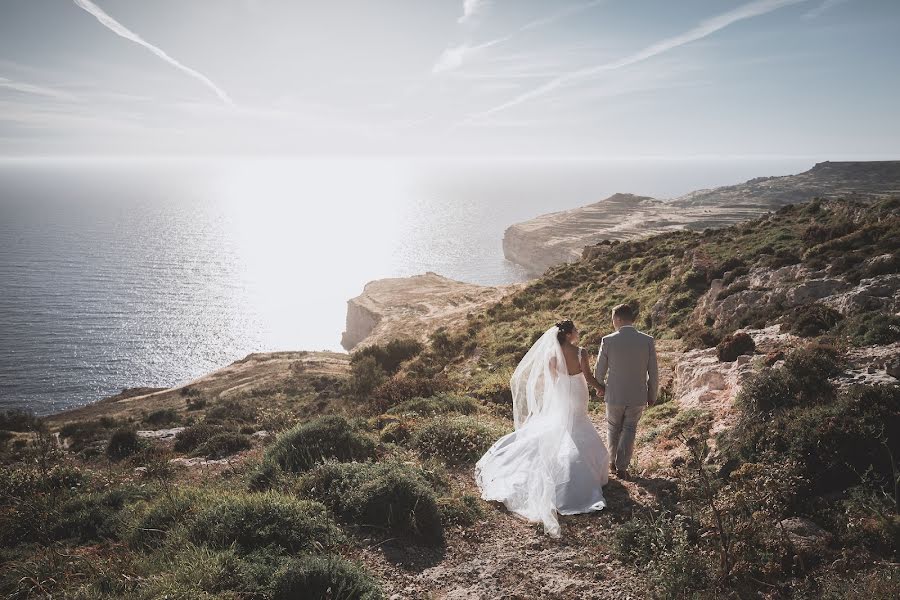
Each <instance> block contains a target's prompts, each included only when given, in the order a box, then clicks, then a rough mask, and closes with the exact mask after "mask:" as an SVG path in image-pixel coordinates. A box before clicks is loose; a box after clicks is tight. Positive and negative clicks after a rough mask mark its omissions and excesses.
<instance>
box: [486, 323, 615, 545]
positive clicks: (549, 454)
mask: <svg viewBox="0 0 900 600" xmlns="http://www.w3.org/2000/svg"><path fill="white" fill-rule="evenodd" d="M577 344H578V329H576V328H575V324H574V323H573V322H572V321H569V320H566V321H561V322H559V323H557V324H556V325H555V326H554V327H552V328H550V329H549V330H548V331H547V332H546V333H544V335H542V336H541V338H540V339H539V340H538V341H537V342H535V344H534V345H533V346H532V347H531V349H530V350H529V351H528V353H527V354H526V355H525V358H523V359H522V362H520V363H519V366H518V367H516V370H515V373H513V376H512V379H511V380H510V386H511V387H512V396H513V423H514V425H515V431H513V432H512V433H510V434H508V435H505V436H503V437H502V438H500V439H499V440H497V442H496V443H495V444H494V445H493V446H491V448H490V449H489V450H488V451H487V452H486V453H485V454H484V456H482V457H481V459H480V460H479V461H478V463H477V464H476V465H475V481H476V482H477V484H478V487H479V488H480V489H481V497H482V498H484V499H485V500H494V501H498V502H503V503H504V504H505V505H506V507H507V508H508V509H509V510H510V511H512V512H514V513H516V514H518V515H520V516H522V517H524V518H526V519H527V520H529V521H532V522H540V523H543V525H544V531H545V532H546V533H548V534H549V535H551V536H552V537H559V535H560V528H559V520H558V519H557V515H558V514H560V515H572V514H577V513H584V512H590V511H595V510H602V509H603V508H605V507H606V500H604V498H603V490H602V489H601V487H602V486H604V485H606V482H607V481H608V479H609V454H608V452H607V451H606V445H605V444H604V443H603V440H602V439H600V436H599V435H598V434H597V430H596V429H594V426H593V424H591V422H590V420H589V419H588V414H587V406H588V379H587V378H593V375H592V374H591V369H590V366H589V364H588V357H587V353H586V352H585V351H584V349H583V348H579V347H578V345H577Z"/></svg>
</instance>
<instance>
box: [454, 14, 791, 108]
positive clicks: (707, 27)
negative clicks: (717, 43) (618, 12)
mask: <svg viewBox="0 0 900 600" xmlns="http://www.w3.org/2000/svg"><path fill="white" fill-rule="evenodd" d="M799 2H806V0H756V1H755V2H750V3H748V4H744V5H743V6H739V7H737V8H735V9H734V10H731V11H728V12H726V13H722V14H720V15H717V16H715V17H711V18H709V19H706V20H705V21H702V22H701V23H700V24H699V25H697V26H696V27H694V28H693V29H690V30H688V31H686V32H684V33H681V34H679V35H676V36H672V37H669V38H666V39H664V40H661V41H659V42H656V43H655V44H651V45H650V46H647V47H646V48H644V49H643V50H639V51H638V52H635V53H634V54H631V55H629V56H626V57H625V58H621V59H619V60H617V61H614V62H610V63H604V64H601V65H595V66H593V67H587V68H584V69H579V70H577V71H572V72H570V73H566V74H564V75H560V76H559V77H556V78H555V79H552V80H551V81H549V82H547V83H545V84H544V85H542V86H540V87H538V88H535V89H533V90H531V91H529V92H525V93H524V94H521V95H519V96H516V97H515V98H513V99H512V100H509V101H507V102H504V103H503V104H500V105H499V106H495V107H494V108H491V109H489V110H486V111H483V112H480V113H476V114H474V115H470V116H469V117H467V118H466V119H464V120H463V123H467V122H469V121H472V120H473V119H476V118H479V117H486V116H489V115H492V114H494V113H498V112H500V111H503V110H506V109H507V108H512V107H513V106H516V105H519V104H522V103H523V102H527V101H528V100H532V99H534V98H538V97H540V96H544V95H545V94H548V93H550V92H552V91H553V90H555V89H557V88H559V87H560V86H562V85H564V84H566V83H570V82H574V81H578V80H580V79H585V78H587V77H591V76H594V75H598V74H600V73H603V72H606V71H614V70H616V69H621V68H623V67H627V66H630V65H633V64H636V63H639V62H643V61H645V60H647V59H649V58H653V57H654V56H657V55H659V54H663V53H664V52H668V51H669V50H673V49H675V48H678V47H680V46H684V45H685V44H689V43H691V42H695V41H697V40H700V39H703V38H705V37H706V36H708V35H711V34H713V33H715V32H717V31H719V30H720V29H724V28H725V27H728V26H729V25H732V24H734V23H737V22H738V21H743V20H744V19H749V18H752V17H758V16H760V15H764V14H766V13H769V12H772V11H773V10H777V9H779V8H783V7H785V6H788V5H791V4H797V3H799Z"/></svg>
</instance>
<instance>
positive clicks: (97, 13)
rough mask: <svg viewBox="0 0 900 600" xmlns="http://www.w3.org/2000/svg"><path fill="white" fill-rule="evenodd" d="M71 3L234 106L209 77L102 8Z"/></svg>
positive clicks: (84, 0) (83, 2) (87, 0)
mask: <svg viewBox="0 0 900 600" xmlns="http://www.w3.org/2000/svg"><path fill="white" fill-rule="evenodd" d="M73 2H75V5H76V6H78V7H79V8H81V9H83V10H85V11H87V12H88V13H90V14H91V15H93V16H94V17H95V18H96V19H97V20H98V21H99V22H100V24H101V25H103V26H104V27H106V28H107V29H109V30H110V31H112V32H113V33H115V34H116V35H118V36H121V37H123V38H125V39H126V40H130V41H132V42H134V43H135V44H138V45H140V46H143V47H144V48H146V49H147V50H149V51H150V52H152V53H153V54H155V55H156V56H158V57H159V58H161V59H163V60H164V61H166V62H167V63H169V64H170V65H172V66H173V67H175V68H176V69H178V70H180V71H182V72H184V73H187V74H188V75H190V76H191V77H193V78H194V79H196V80H198V81H200V82H201V83H202V84H203V85H205V86H206V87H208V88H209V89H211V90H212V91H213V92H215V94H216V96H218V97H219V99H220V100H221V101H222V102H224V103H225V104H227V105H228V106H234V101H233V100H232V99H231V97H230V96H229V95H228V94H227V93H226V92H225V90H223V89H222V88H220V87H219V86H217V85H216V84H215V83H213V81H212V80H211V79H210V78H209V77H207V76H206V75H204V74H203V73H200V72H199V71H196V70H194V69H192V68H190V67H188V66H187V65H184V64H182V63H180V62H178V61H177V60H175V59H174V58H172V57H171V56H169V55H168V54H166V53H165V52H164V51H163V50H162V49H160V48H158V47H156V46H154V45H153V44H151V43H150V42H147V41H146V40H144V39H143V38H142V37H141V36H139V35H138V34H136V33H134V32H133V31H131V30H130V29H128V28H127V27H125V26H124V25H122V24H121V23H119V22H118V21H116V20H115V19H113V18H112V17H111V16H109V15H108V14H106V13H105V12H104V11H103V9H102V8H100V7H99V6H97V5H96V4H94V3H93V2H91V0H73Z"/></svg>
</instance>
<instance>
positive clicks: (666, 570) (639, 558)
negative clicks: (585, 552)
mask: <svg viewBox="0 0 900 600" xmlns="http://www.w3.org/2000/svg"><path fill="white" fill-rule="evenodd" d="M697 530H698V524H697V523H696V522H693V521H692V520H691V519H689V518H688V517H686V516H684V515H672V514H670V513H667V512H662V513H659V514H655V515H654V514H652V513H648V514H647V515H640V516H636V517H635V518H633V519H631V520H629V521H626V522H625V523H622V524H621V525H619V527H617V528H616V529H615V532H614V534H613V549H614V552H615V554H616V555H617V556H618V558H619V559H620V560H622V561H623V562H626V563H631V564H634V565H636V566H637V567H639V568H641V569H642V570H644V571H646V572H648V574H649V575H650V580H651V583H652V587H653V588H654V596H655V597H657V598H682V597H685V595H686V592H690V591H696V590H702V589H705V588H706V587H707V586H709V584H710V583H711V580H712V578H713V577H712V573H711V572H710V566H709V565H710V561H709V557H708V556H707V555H706V553H705V552H704V551H703V550H701V549H700V548H699V547H698V543H697V542H698V536H697ZM688 597H689V595H688Z"/></svg>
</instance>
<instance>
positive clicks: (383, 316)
mask: <svg viewBox="0 0 900 600" xmlns="http://www.w3.org/2000/svg"><path fill="white" fill-rule="evenodd" d="M517 288H518V286H502V287H486V286H480V285H474V284H470V283H463V282H461V281H455V280H453V279H448V278H446V277H441V276H440V275H437V274H436V273H430V272H429V273H425V274H424V275H415V276H413V277H398V278H392V279H378V280H376V281H372V282H369V283H367V284H366V286H365V288H364V289H363V292H362V294H360V295H359V296H357V297H356V298H353V299H351V300H350V301H348V302H347V325H346V327H347V330H346V331H344V333H343V335H342V337H341V345H342V346H343V347H344V348H346V349H347V350H352V349H353V348H355V347H357V346H359V345H360V344H372V343H380V342H386V341H389V340H391V339H394V338H401V337H407V338H414V339H418V340H421V341H424V340H426V339H427V338H428V334H429V333H430V332H432V331H434V330H435V329H437V328H439V327H450V326H453V325H455V324H457V323H460V322H462V320H463V319H465V317H466V315H468V314H469V313H472V312H478V311H480V310H481V309H483V308H484V307H486V306H488V305H490V304H493V303H494V302H496V301H498V300H500V299H501V298H503V297H504V296H505V295H507V294H508V293H510V292H511V291H513V290H515V289H517Z"/></svg>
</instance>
